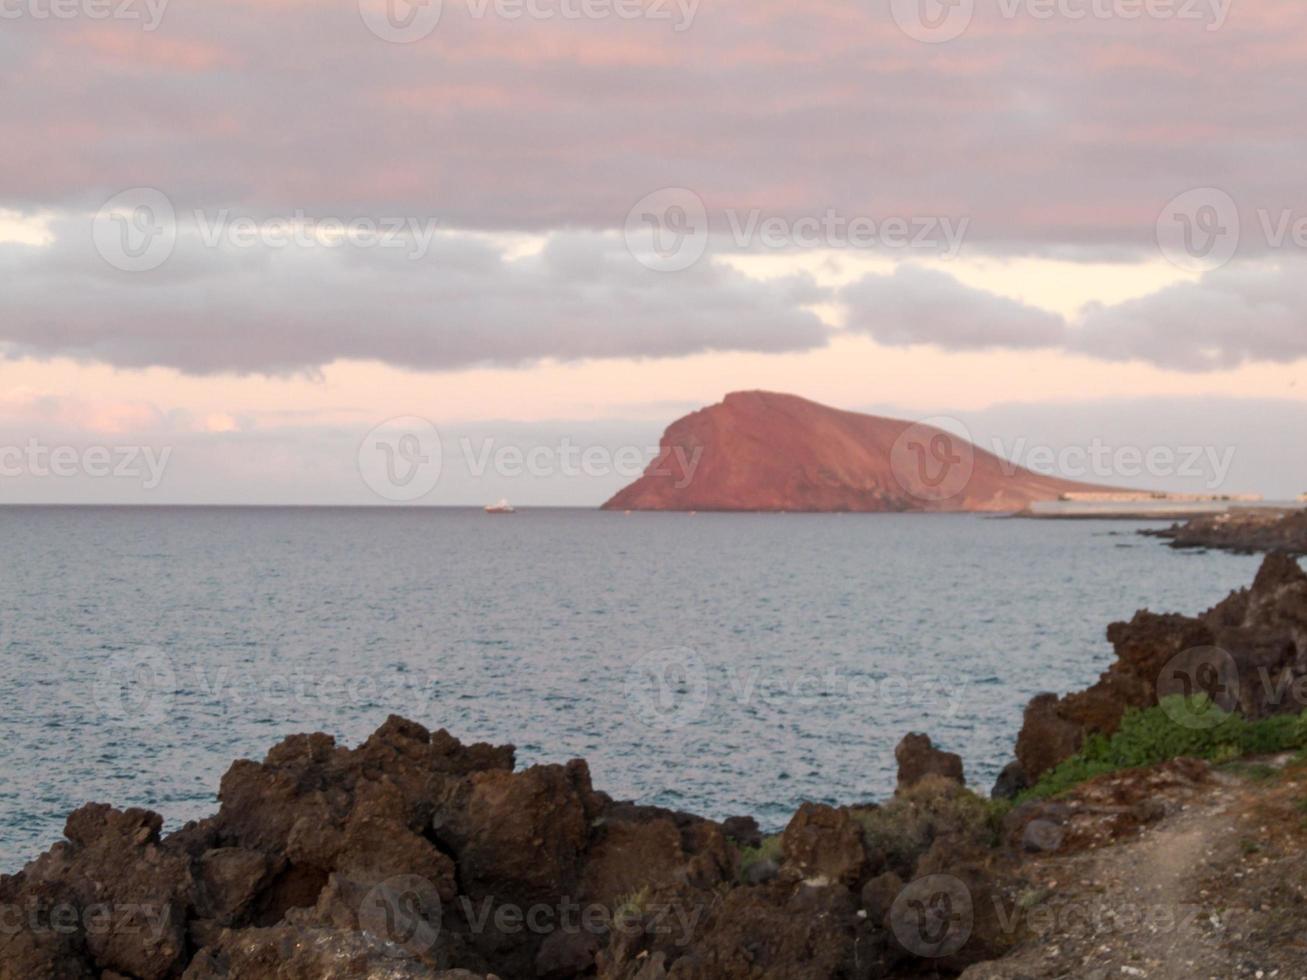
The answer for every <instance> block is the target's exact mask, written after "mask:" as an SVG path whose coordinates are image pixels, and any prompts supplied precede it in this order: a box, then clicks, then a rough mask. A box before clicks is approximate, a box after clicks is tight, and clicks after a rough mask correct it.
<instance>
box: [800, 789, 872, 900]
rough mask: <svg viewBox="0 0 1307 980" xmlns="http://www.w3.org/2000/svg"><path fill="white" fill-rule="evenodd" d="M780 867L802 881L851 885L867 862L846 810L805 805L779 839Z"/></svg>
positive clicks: (859, 832) (858, 831) (859, 830)
mask: <svg viewBox="0 0 1307 980" xmlns="http://www.w3.org/2000/svg"><path fill="white" fill-rule="evenodd" d="M781 853H782V854H783V855H784V857H785V860H784V865H783V866H784V867H788V868H793V869H794V870H795V871H797V872H798V874H799V876H800V877H802V878H804V879H811V880H818V881H826V882H831V883H835V882H838V883H840V884H844V885H852V884H854V883H855V882H857V880H858V879H859V878H860V877H861V875H862V873H863V870H864V868H865V866H866V863H867V852H866V849H865V847H864V846H863V842H862V828H861V827H859V826H858V823H857V821H855V820H854V819H853V817H851V816H850V815H849V812H848V811H847V810H837V809H835V808H834V807H829V806H825V805H823V804H821V803H805V804H803V805H802V806H801V807H799V809H798V812H797V813H795V814H794V816H793V818H791V820H790V823H789V826H787V827H786V828H785V833H784V834H783V835H782V837H781Z"/></svg>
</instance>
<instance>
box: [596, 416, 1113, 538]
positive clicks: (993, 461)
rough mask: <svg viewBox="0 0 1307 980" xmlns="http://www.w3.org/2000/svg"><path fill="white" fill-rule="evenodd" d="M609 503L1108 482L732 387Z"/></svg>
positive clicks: (856, 502)
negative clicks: (1079, 479)
mask: <svg viewBox="0 0 1307 980" xmlns="http://www.w3.org/2000/svg"><path fill="white" fill-rule="evenodd" d="M661 449H662V451H661V452H660V453H659V455H658V458H657V459H655V460H654V461H653V463H651V464H650V465H649V467H648V469H646V470H645V472H644V475H643V476H641V477H640V479H638V480H636V481H635V482H634V483H632V484H631V485H630V486H628V487H627V488H626V489H624V490H622V491H621V492H619V493H618V494H617V495H616V496H615V497H613V499H612V500H610V501H608V503H606V504H604V509H606V510H705V511H711V510H744V511H755V510H756V511H781V510H786V511H857V512H879V511H920V510H928V511H1014V510H1020V509H1021V508H1023V507H1025V506H1026V505H1027V504H1029V503H1031V502H1032V501H1037V500H1056V499H1057V498H1058V496H1059V495H1060V494H1063V493H1067V492H1071V491H1080V492H1085V491H1101V490H1108V489H1110V488H1107V487H1100V486H1095V485H1093V484H1087V483H1075V482H1072V481H1070V480H1061V479H1057V478H1056V477H1051V476H1041V475H1040V474H1038V473H1034V472H1031V471H1030V470H1027V469H1024V468H1023V467H1020V466H1017V465H1015V464H1013V463H1010V462H1007V461H1005V460H1002V459H1000V458H999V457H998V456H995V455H994V454H993V453H988V452H985V451H984V450H983V449H980V448H978V447H976V446H974V445H972V444H971V443H970V442H968V441H967V440H965V439H963V438H961V437H959V436H957V435H954V434H952V433H950V432H946V431H944V430H942V429H938V428H935V427H933V426H929V425H925V424H922V423H913V422H904V421H901V420H899V419H887V418H880V417H878V416H875V415H862V414H859V413H857V412H843V411H840V410H839V409H835V408H827V407H826V406H825V405H818V404H817V403H816V402H810V401H808V400H807V399H806V398H799V397H796V396H795V395H782V394H776V393H774V392H769V391H739V392H735V393H733V394H730V395H727V396H726V398H725V399H724V400H723V401H722V402H721V404H719V405H711V406H709V407H708V408H705V409H701V410H700V411H698V412H694V413H692V414H690V415H687V416H685V417H684V418H682V419H678V420H677V421H675V422H673V423H672V424H671V426H670V427H669V428H668V429H667V431H666V433H664V434H663V438H662V443H661Z"/></svg>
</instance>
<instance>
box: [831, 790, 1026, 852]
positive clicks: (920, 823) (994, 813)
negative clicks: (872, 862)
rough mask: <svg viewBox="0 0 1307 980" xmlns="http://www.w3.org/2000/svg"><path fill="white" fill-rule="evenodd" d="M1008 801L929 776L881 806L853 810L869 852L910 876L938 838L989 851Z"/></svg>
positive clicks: (999, 833)
mask: <svg viewBox="0 0 1307 980" xmlns="http://www.w3.org/2000/svg"><path fill="white" fill-rule="evenodd" d="M1011 808H1012V805H1011V804H1010V803H1009V802H1007V801H1006V800H990V799H986V798H985V797H983V796H977V795H976V794H975V793H973V792H971V791H970V790H968V789H965V788H963V787H962V786H959V785H958V784H957V783H955V782H952V781H950V780H947V779H943V778H940V777H928V778H926V779H923V780H922V781H921V782H919V783H917V784H916V785H915V786H912V787H911V788H909V789H907V790H905V791H903V792H902V793H899V794H898V795H896V796H895V797H894V798H893V799H892V800H890V801H889V802H887V803H886V804H885V805H884V806H880V807H876V808H874V809H867V810H858V811H855V812H854V814H853V816H854V818H855V819H856V820H857V821H858V823H860V824H861V825H862V836H863V840H864V842H865V843H866V846H867V849H868V850H870V851H872V852H873V853H881V854H884V855H885V859H886V862H887V863H888V865H889V866H890V867H891V868H893V869H894V870H896V871H898V872H899V873H900V874H910V873H911V871H912V868H913V866H914V865H915V864H916V861H917V858H918V857H920V856H921V855H922V854H924V853H925V852H926V851H927V850H929V849H930V846H931V844H933V843H934V842H935V840H936V839H937V838H940V837H946V838H948V839H949V840H950V841H953V842H956V843H959V844H964V843H970V844H974V845H975V846H977V847H979V848H984V849H988V848H992V847H995V846H997V845H998V843H999V841H1000V840H1001V838H1002V828H1003V817H1004V816H1006V815H1007V812H1008V811H1009V810H1010V809H1011Z"/></svg>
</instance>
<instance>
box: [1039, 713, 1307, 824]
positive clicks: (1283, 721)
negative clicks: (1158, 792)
mask: <svg viewBox="0 0 1307 980" xmlns="http://www.w3.org/2000/svg"><path fill="white" fill-rule="evenodd" d="M1177 718H1191V719H1201V720H1202V723H1203V724H1202V726H1201V727H1199V726H1198V725H1182V724H1177V722H1176V720H1175V719H1177ZM1292 749H1307V712H1304V713H1303V714H1301V715H1277V716H1275V717H1272V718H1263V719H1261V720H1259V721H1248V720H1247V719H1246V718H1244V717H1243V716H1242V715H1236V714H1226V713H1225V712H1223V711H1221V710H1220V709H1219V708H1217V707H1216V706H1215V705H1212V704H1210V703H1209V702H1207V700H1206V698H1205V696H1203V695H1198V696H1196V697H1194V698H1190V699H1188V700H1186V699H1185V698H1183V697H1180V696H1179V695H1176V696H1173V697H1170V698H1166V699H1165V700H1163V702H1162V703H1161V704H1160V705H1158V706H1157V707H1154V708H1147V709H1145V710H1139V709H1135V710H1132V711H1130V712H1127V714H1126V716H1125V717H1124V718H1123V719H1122V720H1121V726H1120V728H1118V729H1117V731H1116V733H1115V734H1113V735H1112V736H1111V737H1110V738H1109V737H1105V736H1103V735H1091V736H1090V737H1089V738H1088V739H1086V740H1085V744H1084V747H1083V748H1082V749H1081V750H1080V752H1079V753H1077V754H1076V755H1073V756H1071V758H1069V759H1066V760H1064V761H1063V762H1061V763H1060V764H1059V765H1058V766H1057V767H1055V768H1054V769H1052V770H1050V771H1049V772H1048V773H1046V774H1045V775H1044V777H1043V778H1042V779H1041V780H1040V781H1039V783H1038V784H1036V785H1035V786H1033V787H1031V788H1030V789H1028V790H1026V791H1025V792H1024V793H1022V794H1021V796H1020V797H1018V800H1017V802H1019V803H1024V802H1025V801H1026V800H1032V799H1044V798H1046V797H1050V796H1057V795H1058V794H1060V793H1065V792H1066V791H1067V790H1069V789H1071V788H1072V787H1073V786H1076V785H1077V784H1079V783H1083V782H1084V781H1085V780H1087V779H1093V778H1094V777H1095V776H1102V775H1106V774H1107V773H1111V772H1118V771H1119V770H1122V769H1136V768H1139V767H1141V766H1151V765H1155V764H1156V763H1159V762H1165V761H1167V760H1168V759H1175V758H1178V757H1180V756H1191V757H1194V758H1198V759H1206V760H1208V761H1209V762H1215V763H1226V762H1230V761H1232V760H1234V759H1239V758H1242V757H1243V756H1246V755H1262V754H1266V753H1270V752H1284V751H1288V750H1292ZM1250 775H1251V776H1253V777H1254V778H1256V777H1258V776H1259V774H1258V773H1255V772H1250Z"/></svg>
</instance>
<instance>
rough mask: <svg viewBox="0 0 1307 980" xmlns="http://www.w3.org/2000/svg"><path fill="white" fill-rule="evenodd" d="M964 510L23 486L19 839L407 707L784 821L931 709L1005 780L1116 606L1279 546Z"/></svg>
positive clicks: (1221, 572) (884, 786)
mask: <svg viewBox="0 0 1307 980" xmlns="http://www.w3.org/2000/svg"><path fill="white" fill-rule="evenodd" d="M1139 526H1140V525H1137V524H1127V523H1116V522H1112V523H1106V522H1075V521H1073V522H1035V521H1011V520H995V519H985V518H979V517H966V516H958V517H953V516H916V515H895V516H874V515H871V516H839V515H822V516H802V515H704V514H701V515H698V516H688V515H663V514H637V515H633V516H629V517H627V516H623V515H620V514H606V513H598V512H591V511H568V510H539V511H530V510H527V511H523V512H520V513H518V514H517V515H515V516H512V517H488V516H486V515H484V514H482V513H480V512H478V511H470V510H336V509H321V510H318V509H303V510H300V509H222V508H214V509H166V508H162V509H96V508H24V507H10V508H0V540H3V542H4V553H5V560H4V561H3V563H0V656H2V657H3V672H2V673H0V753H3V762H2V765H0V771H2V772H3V780H2V781H0V870H3V871H13V870H17V868H18V867H20V866H21V865H22V864H23V863H24V862H25V861H26V860H27V859H29V858H32V857H35V856H36V854H37V853H38V852H39V851H41V850H44V849H45V848H46V847H48V846H49V844H50V843H52V842H53V841H55V840H57V839H58V838H59V837H60V835H61V832H62V828H63V820H64V817H65V815H66V814H67V813H68V812H69V811H70V810H72V809H73V808H75V807H77V806H78V805H80V804H82V803H84V802H86V801H88V800H96V801H103V802H109V803H113V804H115V805H118V806H145V807H149V808H152V809H155V810H158V811H160V812H161V813H163V815H164V816H165V818H166V820H167V825H168V826H169V827H176V826H177V825H179V824H180V823H181V822H183V821H185V820H187V819H193V818H196V817H200V816H203V815H205V814H207V813H210V812H212V811H213V810H214V809H215V808H216V798H215V794H216V792H217V787H218V781H219V779H220V777H221V776H222V774H223V772H225V771H226V769H227V767H228V766H229V765H230V763H231V762H232V760H233V759H236V758H239V757H247V758H262V756H263V754H264V753H265V752H266V751H267V749H268V748H269V747H270V746H271V745H272V744H274V743H275V742H276V741H278V740H279V739H281V738H283V737H284V736H286V735H288V734H290V733H293V732H303V731H326V732H330V733H332V734H334V735H336V736H337V737H338V738H340V739H342V740H344V741H346V742H349V743H354V742H356V741H358V740H360V739H362V738H364V737H365V736H366V735H367V734H368V733H369V732H371V731H372V730H373V729H374V728H376V726H378V725H379V724H381V722H382V721H384V720H385V718H386V716H387V715H388V714H390V713H391V712H398V713H401V714H404V715H407V716H409V717H412V718H414V719H416V720H418V721H420V722H422V723H423V724H425V725H427V726H429V727H431V728H437V727H445V728H448V729H449V730H450V731H451V732H453V733H454V734H455V735H457V736H459V737H460V738H462V739H464V740H487V741H494V742H513V743H514V744H516V745H517V746H518V750H519V752H518V757H519V760H520V762H522V763H535V762H561V761H566V760H567V759H569V758H572V757H577V756H581V757H584V758H586V759H588V760H589V762H590V767H591V770H592V773H593V775H594V780H595V784H596V786H598V787H599V788H602V789H605V790H607V791H608V792H610V793H612V794H613V795H614V796H616V797H619V798H634V799H637V800H640V801H644V802H650V803H657V804H661V805H664V806H670V807H676V808H684V809H689V810H693V811H696V812H700V813H704V814H706V815H710V816H715V817H724V816H728V815H731V814H736V813H750V814H754V815H756V816H758V817H759V819H760V820H761V821H762V822H763V823H764V824H765V825H768V826H770V827H779V826H781V825H783V823H784V821H785V819H786V818H787V817H788V815H789V814H790V813H791V812H792V811H793V809H794V808H795V806H796V805H797V804H798V803H799V802H801V801H802V800H805V799H815V800H822V801H828V802H853V801H859V800H866V799H876V798H881V797H884V796H885V795H887V794H888V793H889V792H890V791H891V790H892V786H893V780H894V760H893V748H894V745H895V743H896V742H897V741H898V739H899V738H900V736H902V735H903V734H904V733H905V732H907V731H909V730H923V731H928V732H929V733H931V735H932V736H934V738H935V740H936V742H937V743H938V744H941V745H942V746H944V747H946V748H948V749H950V750H954V751H957V752H960V753H961V754H962V756H963V759H964V760H965V762H966V766H967V774H968V778H969V780H970V781H971V782H972V783H973V784H976V785H978V786H980V787H981V788H983V789H985V790H987V789H988V787H989V785H990V783H991V781H992V780H993V778H994V776H995V775H996V773H997V771H998V769H999V768H1000V767H1001V765H1002V764H1003V762H1004V761H1005V760H1006V759H1008V758H1010V756H1011V748H1012V743H1013V739H1014V737H1015V735H1016V732H1017V729H1018V727H1019V724H1020V718H1021V709H1022V707H1023V706H1024V704H1025V703H1026V701H1027V700H1028V699H1029V698H1030V697H1031V696H1032V695H1033V694H1035V693H1037V692H1039V691H1044V690H1052V691H1058V692H1063V691H1067V690H1071V689H1074V688H1080V687H1083V686H1084V685H1086V684H1087V683H1089V682H1091V681H1092V680H1093V679H1094V678H1095V677H1096V676H1097V675H1098V674H1099V672H1100V671H1102V670H1103V668H1104V667H1105V666H1106V665H1107V664H1108V663H1109V662H1110V660H1111V648H1110V646H1109V645H1108V643H1107V642H1106V640H1105V639H1104V637H1103V631H1104V628H1105V627H1106V626H1107V624H1108V623H1109V622H1111V621H1112V620H1115V619H1121V618H1128V617H1129V616H1130V615H1132V614H1133V613H1134V611H1135V610H1136V609H1139V608H1142V607H1145V606H1147V607H1150V608H1152V609H1154V610H1168V611H1170V610H1174V611H1183V612H1188V613H1192V612H1195V611H1197V610H1200V609H1204V608H1206V607H1208V606H1210V605H1211V604H1213V603H1215V602H1216V601H1218V600H1219V599H1221V598H1222V597H1223V596H1224V595H1225V594H1226V593H1227V592H1228V591H1229V590H1230V589H1231V588H1234V587H1236V586H1239V585H1244V584H1247V583H1248V582H1250V581H1251V579H1252V576H1253V574H1254V572H1255V569H1256V565H1257V559H1254V558H1248V557H1237V556H1231V555H1224V554H1217V553H1212V554H1203V555H1198V554H1190V553H1177V552H1175V551H1172V550H1170V549H1168V548H1165V547H1164V546H1162V545H1161V544H1160V543H1158V542H1155V541H1152V540H1149V539H1144V538H1139V537H1137V536H1135V535H1134V533H1133V532H1134V530H1135V529H1136V528H1137V527H1139Z"/></svg>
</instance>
